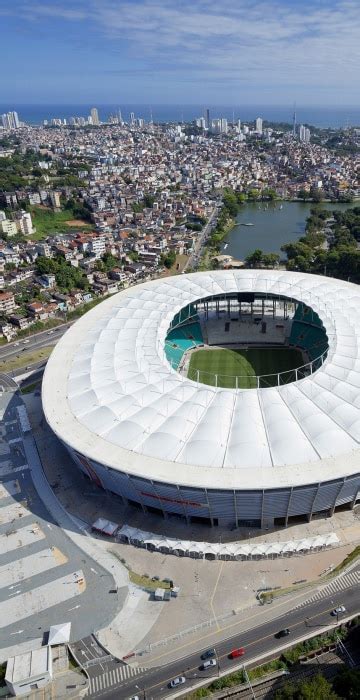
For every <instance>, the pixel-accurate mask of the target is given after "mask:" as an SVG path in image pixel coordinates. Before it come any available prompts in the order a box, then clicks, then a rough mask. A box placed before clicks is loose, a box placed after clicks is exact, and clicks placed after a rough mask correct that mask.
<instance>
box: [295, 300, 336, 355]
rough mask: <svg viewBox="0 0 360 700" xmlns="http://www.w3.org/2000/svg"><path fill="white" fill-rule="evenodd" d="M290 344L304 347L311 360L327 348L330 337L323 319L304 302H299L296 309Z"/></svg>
mask: <svg viewBox="0 0 360 700" xmlns="http://www.w3.org/2000/svg"><path fill="white" fill-rule="evenodd" d="M289 345H295V346H296V347H300V348H303V349H304V350H305V351H306V352H307V354H308V356H309V359H310V360H315V359H316V358H317V357H319V356H320V355H322V354H323V353H324V352H325V351H326V350H327V347H328V339H327V335H326V332H325V328H324V326H323V324H322V322H321V319H320V318H319V316H318V314H317V313H315V311H313V310H312V309H310V308H309V307H308V306H305V305H304V304H299V306H298V307H297V309H296V312H295V315H294V319H293V322H292V326H291V333H290V336H289Z"/></svg>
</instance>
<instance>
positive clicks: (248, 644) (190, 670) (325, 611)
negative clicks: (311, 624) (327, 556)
mask: <svg viewBox="0 0 360 700" xmlns="http://www.w3.org/2000/svg"><path fill="white" fill-rule="evenodd" d="M332 610H333V608H328V609H327V610H322V611H321V612H319V613H316V615H312V616H309V617H307V618H306V619H307V621H309V620H315V619H316V618H317V617H320V616H321V615H325V614H326V613H329V612H331V611H332ZM273 621H274V620H270V622H273ZM264 624H267V623H264ZM300 625H305V621H304V620H301V621H300V622H296V623H294V624H293V625H289V629H295V627H299V626H300ZM240 634H241V633H240ZM266 639H274V633H273V632H271V634H266V635H265V636H264V637H260V638H259V639H254V640H253V641H252V642H248V643H247V644H246V649H247V648H248V647H250V646H254V644H258V643H259V642H264V641H265V640H266ZM229 641H230V640H229ZM223 642H226V639H224V640H223ZM294 644H296V640H294ZM291 646H293V645H292V644H289V647H291ZM194 653H196V652H194ZM228 655H229V652H228V651H227V652H225V654H221V655H218V659H225V658H226V657H228ZM179 661H181V659H180V660H179ZM185 661H186V660H185V659H184V663H185ZM174 663H175V662H174ZM198 668H199V666H198V665H197V666H194V667H193V668H188V669H187V670H186V672H184V673H185V674H188V673H193V672H194V671H197V670H198ZM229 673H231V670H230V671H229ZM178 675H179V674H178ZM173 678H174V676H171V678H168V679H166V680H162V681H160V682H159V683H156V684H155V685H150V686H148V687H146V688H145V690H146V692H148V691H150V690H153V689H154V688H158V687H159V686H161V685H162V684H163V683H165V685H167V684H168V683H170V681H171V680H172V679H173ZM144 680H145V679H144Z"/></svg>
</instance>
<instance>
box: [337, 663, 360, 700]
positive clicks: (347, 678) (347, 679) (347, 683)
mask: <svg viewBox="0 0 360 700" xmlns="http://www.w3.org/2000/svg"><path fill="white" fill-rule="evenodd" d="M333 687H334V690H335V692H336V693H337V694H338V696H339V697H340V698H346V700H360V671H358V670H356V669H353V668H352V669H350V668H347V669H344V671H341V673H338V675H337V676H336V677H335V679H334V682H333Z"/></svg>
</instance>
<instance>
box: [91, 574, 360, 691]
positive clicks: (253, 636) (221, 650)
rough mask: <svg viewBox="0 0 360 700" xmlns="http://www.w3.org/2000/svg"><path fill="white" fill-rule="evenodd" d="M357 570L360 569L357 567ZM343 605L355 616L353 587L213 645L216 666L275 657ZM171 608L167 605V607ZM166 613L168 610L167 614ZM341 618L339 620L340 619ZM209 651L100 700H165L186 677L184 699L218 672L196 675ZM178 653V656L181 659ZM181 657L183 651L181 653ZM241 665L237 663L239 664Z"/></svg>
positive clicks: (359, 607) (358, 605) (359, 605)
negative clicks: (284, 633) (281, 634)
mask: <svg viewBox="0 0 360 700" xmlns="http://www.w3.org/2000/svg"><path fill="white" fill-rule="evenodd" d="M359 569H360V567H359ZM340 604H343V605H345V607H346V610H347V612H346V615H351V614H356V613H358V612H359V611H360V599H359V587H358V586H356V585H354V586H353V587H351V588H348V589H346V590H343V591H339V593H335V594H332V595H331V598H323V599H321V600H318V601H315V602H313V603H309V604H308V605H306V606H304V607H301V608H299V609H295V610H293V611H292V612H290V613H287V614H286V615H283V616H280V617H279V618H277V619H275V620H272V621H271V622H267V623H265V624H263V625H258V626H256V627H254V629H252V630H250V631H248V632H245V633H243V634H241V635H236V636H234V637H232V638H229V639H228V640H226V641H223V642H220V643H219V644H217V645H216V652H217V656H218V660H219V664H220V670H221V671H224V670H229V671H231V669H233V670H236V669H237V668H239V663H238V661H239V660H235V661H232V660H230V659H229V658H228V654H229V652H230V651H231V650H232V649H235V648H238V647H241V646H243V647H245V650H246V651H245V655H244V656H243V657H242V660H243V663H245V665H251V661H252V660H254V659H256V658H257V657H258V656H262V655H264V656H265V655H266V654H272V655H273V656H276V655H277V654H276V650H277V649H280V648H282V647H284V646H285V644H287V643H288V644H289V645H291V644H293V643H294V642H296V640H297V639H299V638H301V637H304V636H305V635H306V634H307V633H309V634H313V633H314V632H318V633H320V632H321V631H322V629H324V628H325V627H327V626H328V625H330V624H331V623H332V622H334V626H335V624H336V618H333V617H331V615H330V613H331V610H332V609H333V608H334V607H336V606H338V605H340ZM170 605H171V604H170ZM169 612H170V610H169ZM340 617H341V616H340ZM285 627H288V628H289V629H290V635H289V637H287V638H286V639H285V640H284V639H280V640H278V639H276V638H275V636H274V635H275V634H276V633H277V632H278V631H279V630H280V629H283V628H285ZM207 648H209V647H203V648H202V649H201V650H200V651H199V652H198V653H196V654H191V655H190V656H185V657H184V658H182V659H180V660H179V661H177V662H175V663H170V664H166V666H163V667H157V668H153V669H149V671H146V672H145V673H142V674H141V675H139V676H138V677H137V678H129V679H128V680H127V681H125V682H124V683H122V684H121V685H119V686H118V687H117V688H116V690H115V689H113V690H109V692H102V694H101V697H102V700H110V699H112V700H125V699H128V698H131V697H132V696H134V695H138V696H139V697H140V698H143V697H144V690H145V694H146V700H151V699H153V700H158V699H159V698H169V697H171V694H172V692H173V693H175V691H171V690H170V689H169V683H170V681H171V679H173V678H175V677H176V676H179V675H184V676H185V677H186V683H185V684H184V685H183V686H180V687H179V688H178V689H177V692H180V691H181V690H183V693H184V697H185V696H186V694H187V693H189V691H190V689H191V686H192V684H195V683H197V682H198V681H199V678H206V679H208V680H211V679H212V678H216V677H217V674H218V668H212V669H210V672H209V671H207V672H206V671H205V672H204V671H200V670H199V667H200V665H201V659H200V655H201V653H203V651H205V650H206V649H207ZM181 653H182V652H181V651H180V650H179V656H180V655H181ZM184 653H185V651H184ZM240 661H241V660H240ZM141 663H144V665H145V664H146V658H144V659H143V660H142V661H140V664H141Z"/></svg>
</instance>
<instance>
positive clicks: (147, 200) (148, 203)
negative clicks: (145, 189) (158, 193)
mask: <svg viewBox="0 0 360 700" xmlns="http://www.w3.org/2000/svg"><path fill="white" fill-rule="evenodd" d="M143 202H144V207H146V208H147V209H152V208H153V206H154V202H155V197H154V196H153V195H152V194H146V195H145V196H144V199H143Z"/></svg>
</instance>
